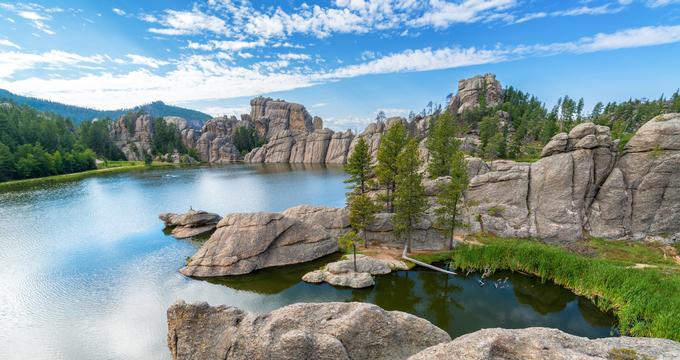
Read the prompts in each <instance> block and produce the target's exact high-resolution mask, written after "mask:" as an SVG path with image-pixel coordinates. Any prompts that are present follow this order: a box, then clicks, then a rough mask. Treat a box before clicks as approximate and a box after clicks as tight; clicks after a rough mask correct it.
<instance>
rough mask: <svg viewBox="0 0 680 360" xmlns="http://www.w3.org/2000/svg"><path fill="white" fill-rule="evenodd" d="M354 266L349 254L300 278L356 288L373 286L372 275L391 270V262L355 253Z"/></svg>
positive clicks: (387, 272) (383, 273)
mask: <svg viewBox="0 0 680 360" xmlns="http://www.w3.org/2000/svg"><path fill="white" fill-rule="evenodd" d="M356 267H357V268H356V271H355V270H354V258H353V256H352V255H349V256H348V258H347V259H345V260H339V261H335V262H332V263H329V264H326V266H324V267H323V268H322V269H319V270H314V271H311V272H308V273H307V274H305V275H304V276H303V277H302V280H303V281H306V282H309V283H314V284H318V283H321V282H327V283H329V284H331V285H334V286H344V287H351V288H355V289H358V288H365V287H369V286H373V285H374V284H375V282H374V280H373V275H385V274H389V273H391V272H392V267H391V263H388V262H385V261H382V260H379V259H376V258H372V257H370V256H364V255H357V257H356Z"/></svg>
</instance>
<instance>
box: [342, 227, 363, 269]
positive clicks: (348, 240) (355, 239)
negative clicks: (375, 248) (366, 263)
mask: <svg viewBox="0 0 680 360" xmlns="http://www.w3.org/2000/svg"><path fill="white" fill-rule="evenodd" d="M363 241H364V240H363V239H362V238H361V237H360V236H359V235H357V233H355V232H354V231H352V230H350V231H348V232H346V233H344V234H342V235H340V236H339V237H338V247H339V248H340V249H343V250H345V251H349V249H350V248H351V249H352V257H353V258H354V272H357V245H360V244H361V243H362V242H363Z"/></svg>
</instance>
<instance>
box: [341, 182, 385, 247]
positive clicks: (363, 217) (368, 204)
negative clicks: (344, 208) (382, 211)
mask: <svg viewBox="0 0 680 360" xmlns="http://www.w3.org/2000/svg"><path fill="white" fill-rule="evenodd" d="M348 207H349V224H350V226H352V228H353V229H354V230H356V231H357V233H359V234H363V233H364V231H365V230H366V228H367V227H368V226H369V225H370V224H371V223H372V222H373V220H374V219H375V213H376V212H377V211H378V208H377V206H376V205H375V203H374V202H373V200H371V199H370V198H369V197H368V196H367V195H366V194H355V195H350V197H349V204H348ZM365 240H366V239H364V243H365V244H366V247H367V248H368V242H367V241H365Z"/></svg>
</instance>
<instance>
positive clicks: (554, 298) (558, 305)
mask: <svg viewBox="0 0 680 360" xmlns="http://www.w3.org/2000/svg"><path fill="white" fill-rule="evenodd" d="M509 277H510V280H511V281H512V284H513V288H514V292H515V296H516V297H517V301H519V303H520V304H526V305H530V306H531V307H532V308H533V309H534V310H536V312H538V313H540V314H542V315H546V314H549V313H555V312H559V311H561V310H562V309H564V308H565V307H566V306H567V304H568V303H569V302H570V301H572V300H573V299H574V298H575V296H576V295H574V293H572V292H571V291H569V290H567V289H565V288H563V287H561V286H558V285H555V284H554V283H552V282H548V281H546V282H544V283H541V282H540V280H539V279H537V278H533V277H529V276H523V275H519V274H511V275H509Z"/></svg>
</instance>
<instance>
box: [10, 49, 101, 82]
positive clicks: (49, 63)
mask: <svg viewBox="0 0 680 360" xmlns="http://www.w3.org/2000/svg"><path fill="white" fill-rule="evenodd" d="M104 61H105V58H104V56H102V55H94V56H83V55H79V54H75V53H70V52H66V51H61V50H50V51H48V52H44V53H42V54H31V53H24V52H18V51H8V52H0V79H2V78H9V77H11V76H12V75H14V74H15V73H17V72H19V71H22V70H29V69H34V68H37V67H41V68H47V69H65V68H79V67H80V68H87V67H91V66H92V65H93V64H101V63H103V62H104Z"/></svg>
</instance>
